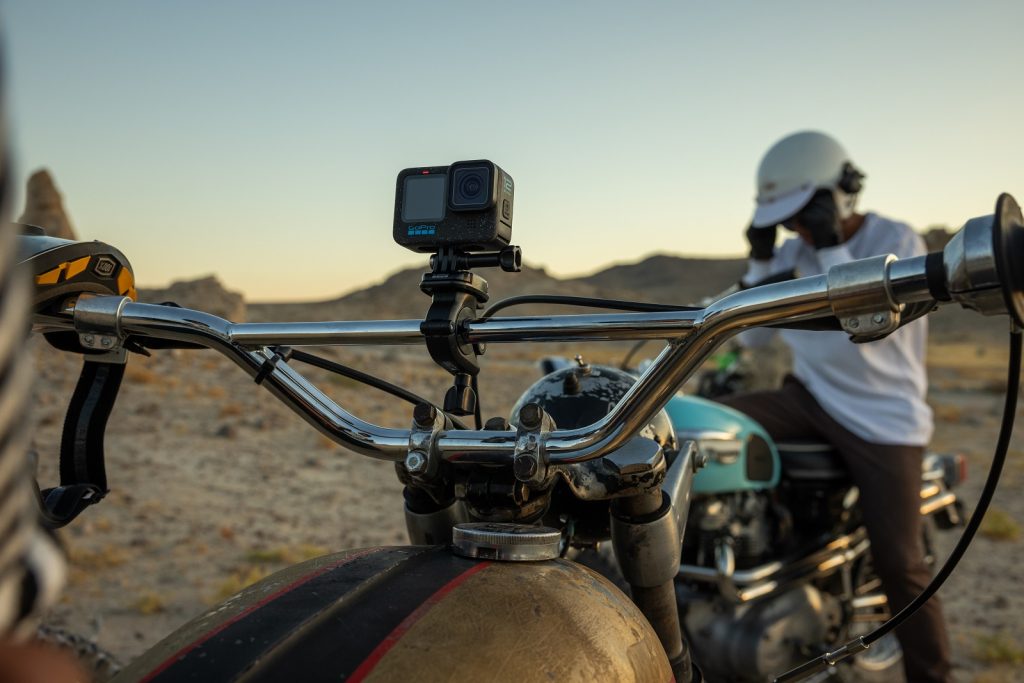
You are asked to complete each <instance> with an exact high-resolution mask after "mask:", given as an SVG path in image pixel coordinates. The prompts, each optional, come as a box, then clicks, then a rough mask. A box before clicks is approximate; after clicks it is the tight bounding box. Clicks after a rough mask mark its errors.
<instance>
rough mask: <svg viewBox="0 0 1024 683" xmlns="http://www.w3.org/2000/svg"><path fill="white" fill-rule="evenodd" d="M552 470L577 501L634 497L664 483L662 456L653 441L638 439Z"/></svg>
mask: <svg viewBox="0 0 1024 683" xmlns="http://www.w3.org/2000/svg"><path fill="white" fill-rule="evenodd" d="M687 443H692V442H687ZM686 453H689V451H685V452H684V451H680V453H679V455H677V456H676V458H677V460H676V462H677V463H678V462H679V459H683V458H684V457H686V455H685V454H686ZM687 462H689V461H687ZM552 469H553V470H555V471H556V472H557V473H558V474H559V475H561V477H562V479H563V480H564V481H565V483H566V484H567V485H568V486H569V489H570V490H572V494H573V496H575V497H576V498H579V499H580V500H611V499H613V498H623V497H625V496H635V495H637V494H639V493H644V492H647V491H650V490H651V489H654V488H657V487H659V486H662V485H663V484H664V481H665V479H666V464H665V454H664V452H663V451H662V449H661V446H660V445H659V444H658V442H657V441H654V440H653V439H648V438H646V437H642V436H637V437H633V438H632V439H630V440H629V441H627V442H626V443H625V444H623V445H622V446H621V447H620V448H617V449H615V450H614V451H612V452H611V453H609V454H608V455H606V456H604V457H601V458H595V459H594V460H587V461H585V462H577V463H573V464H571V465H555V466H554V467H552ZM675 469H681V467H676V468H675ZM688 481H689V480H688V479H687V482H688ZM688 494H689V491H688V490H687V495H688Z"/></svg>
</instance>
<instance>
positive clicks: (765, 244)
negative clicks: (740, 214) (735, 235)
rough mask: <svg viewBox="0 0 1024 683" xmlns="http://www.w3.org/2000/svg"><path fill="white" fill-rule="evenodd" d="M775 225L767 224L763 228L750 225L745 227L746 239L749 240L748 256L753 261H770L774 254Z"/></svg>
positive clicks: (776, 228)
mask: <svg viewBox="0 0 1024 683" xmlns="http://www.w3.org/2000/svg"><path fill="white" fill-rule="evenodd" d="M778 227H779V226H777V225H769V226H765V227H763V228H755V227H754V226H753V225H751V226H750V227H749V228H747V241H748V242H750V258H752V259H754V260H755V261H770V260H771V258H772V256H774V255H775V235H776V233H777V232H778Z"/></svg>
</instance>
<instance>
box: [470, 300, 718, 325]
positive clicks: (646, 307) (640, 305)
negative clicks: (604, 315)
mask: <svg viewBox="0 0 1024 683" xmlns="http://www.w3.org/2000/svg"><path fill="white" fill-rule="evenodd" d="M523 304H560V305H563V306H583V307H586V308H610V309H617V310H621V311H633V312H638V313H660V312H663V311H699V310H702V309H701V308H700V307H697V306H676V305H674V304H651V303H646V302H643V301H623V300H621V299H602V298H599V297H591V296H568V295H562V294H524V295H522V296H512V297H509V298H507V299H502V300H501V301H497V302H495V303H494V304H492V305H491V306H489V307H488V308H487V310H485V311H484V312H483V315H481V316H480V319H481V320H486V319H487V318H490V317H491V316H493V315H494V314H495V313H497V312H498V311H500V310H502V309H503V308H509V307H511V306H521V305H523Z"/></svg>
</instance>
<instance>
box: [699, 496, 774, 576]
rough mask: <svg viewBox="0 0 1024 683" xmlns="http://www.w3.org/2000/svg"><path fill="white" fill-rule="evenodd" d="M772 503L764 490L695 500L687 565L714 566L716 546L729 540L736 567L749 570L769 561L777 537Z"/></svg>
mask: <svg viewBox="0 0 1024 683" xmlns="http://www.w3.org/2000/svg"><path fill="white" fill-rule="evenodd" d="M772 507H773V506H772V503H771V499H770V498H769V494H768V493H767V492H764V491H739V492H736V493H732V494H725V495H716V496H711V497H709V498H705V499H698V500H695V501H694V502H693V504H692V507H691V509H690V517H689V522H690V524H689V525H688V528H687V531H686V536H685V537H684V538H685V540H684V543H685V544H686V547H684V548H683V562H684V563H687V564H690V563H692V564H697V565H700V566H705V567H710V566H714V557H715V545H716V544H718V543H721V542H722V540H723V539H729V542H730V543H731V544H732V546H733V553H734V554H735V557H736V567H737V568H739V569H745V568H748V567H753V566H756V565H758V564H760V563H762V562H763V561H764V560H765V556H766V555H767V553H768V552H769V550H770V549H771V547H772V542H773V539H774V538H775V536H776V528H777V526H778V525H777V524H776V522H775V520H774V518H773V516H772Z"/></svg>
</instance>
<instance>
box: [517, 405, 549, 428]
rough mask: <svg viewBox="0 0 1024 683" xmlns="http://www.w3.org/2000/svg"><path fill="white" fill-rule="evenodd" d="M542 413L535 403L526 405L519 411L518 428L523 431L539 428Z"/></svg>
mask: <svg viewBox="0 0 1024 683" xmlns="http://www.w3.org/2000/svg"><path fill="white" fill-rule="evenodd" d="M543 415H544V411H543V410H542V409H541V407H540V406H539V405H537V404H536V403H527V404H526V405H525V406H523V407H522V408H521V409H520V410H519V426H520V427H522V428H523V429H536V428H537V427H540V421H541V420H542V419H543Z"/></svg>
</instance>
